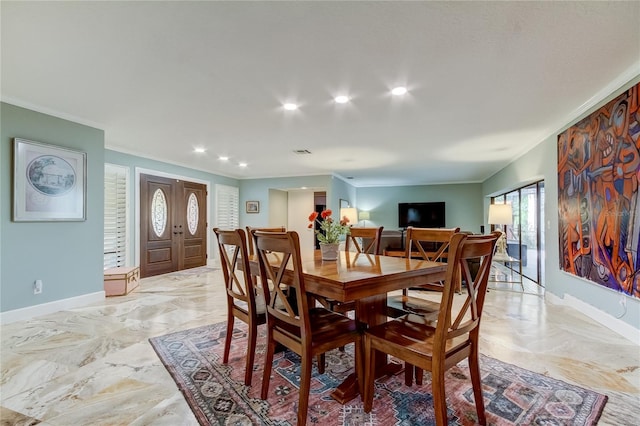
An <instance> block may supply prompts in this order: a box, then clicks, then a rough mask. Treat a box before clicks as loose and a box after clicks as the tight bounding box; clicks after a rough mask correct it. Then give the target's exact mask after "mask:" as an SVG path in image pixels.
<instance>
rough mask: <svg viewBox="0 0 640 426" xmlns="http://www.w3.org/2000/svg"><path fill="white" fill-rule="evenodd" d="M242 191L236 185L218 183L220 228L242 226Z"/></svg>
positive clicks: (217, 219)
mask: <svg viewBox="0 0 640 426" xmlns="http://www.w3.org/2000/svg"><path fill="white" fill-rule="evenodd" d="M239 204H240V191H239V189H238V188H236V187H235V186H227V185H216V226H217V227H218V228H220V229H237V228H239V227H240V208H239Z"/></svg>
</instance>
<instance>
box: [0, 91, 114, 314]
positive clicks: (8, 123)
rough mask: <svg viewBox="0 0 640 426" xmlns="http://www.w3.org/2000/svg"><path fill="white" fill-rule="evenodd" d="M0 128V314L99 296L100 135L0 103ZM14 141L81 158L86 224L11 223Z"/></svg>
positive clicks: (101, 191)
mask: <svg viewBox="0 0 640 426" xmlns="http://www.w3.org/2000/svg"><path fill="white" fill-rule="evenodd" d="M0 124H1V126H0V128H1V130H0V137H1V140H2V147H1V153H0V162H1V164H2V167H0V169H1V170H2V171H1V172H0V173H1V178H0V199H1V200H2V204H1V206H0V235H1V236H2V242H1V243H0V244H1V247H0V252H1V253H2V257H1V258H0V271H1V272H0V277H1V279H0V312H5V311H8V310H14V309H19V308H24V307H28V306H33V305H38V304H43V303H47V302H52V301H57V300H61V299H67V298H71V297H75V296H80V295H86V294H90V293H95V292H100V291H103V275H102V270H103V267H102V262H103V261H102V254H103V229H104V207H103V206H104V185H103V180H104V166H103V165H104V132H103V131H102V130H99V129H95V128H92V127H88V126H83V125H80V124H76V123H72V122H70V121H66V120H62V119H59V118H55V117H52V116H50V115H46V114H41V113H38V112H34V111H30V110H27V109H24V108H19V107H16V106H13V105H10V104H6V103H2V104H0ZM14 137H20V138H24V139H28V140H33V141H36V142H41V143H47V144H52V145H58V146H61V147H66V148H71V149H76V150H80V151H84V152H86V153H87V197H86V209H87V210H86V211H87V213H86V214H87V220H86V221H82V222H12V221H11V214H12V208H13V207H12V185H13V180H12V179H13V178H12V174H13V138H14ZM37 279H40V280H42V281H43V291H42V293H41V294H38V295H34V294H33V282H34V281H35V280H37Z"/></svg>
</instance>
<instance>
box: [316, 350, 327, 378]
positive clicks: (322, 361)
mask: <svg viewBox="0 0 640 426" xmlns="http://www.w3.org/2000/svg"><path fill="white" fill-rule="evenodd" d="M316 359H317V360H318V374H324V367H325V365H326V361H325V356H324V354H319V355H318V356H317V358H316Z"/></svg>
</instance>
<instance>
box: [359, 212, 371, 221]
mask: <svg viewBox="0 0 640 426" xmlns="http://www.w3.org/2000/svg"><path fill="white" fill-rule="evenodd" d="M370 218H371V215H370V214H369V212H360V213H358V220H369V219H370Z"/></svg>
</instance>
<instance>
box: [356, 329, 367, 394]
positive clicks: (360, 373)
mask: <svg viewBox="0 0 640 426" xmlns="http://www.w3.org/2000/svg"><path fill="white" fill-rule="evenodd" d="M363 349H364V345H363V344H362V336H360V337H358V338H357V339H356V341H355V359H354V363H355V372H356V378H357V379H358V388H359V389H360V393H362V390H363V389H364V388H365V384H364V375H365V373H364V358H363V356H362V355H363V354H362V351H363Z"/></svg>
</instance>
